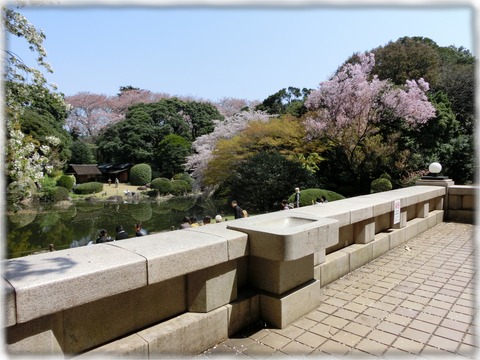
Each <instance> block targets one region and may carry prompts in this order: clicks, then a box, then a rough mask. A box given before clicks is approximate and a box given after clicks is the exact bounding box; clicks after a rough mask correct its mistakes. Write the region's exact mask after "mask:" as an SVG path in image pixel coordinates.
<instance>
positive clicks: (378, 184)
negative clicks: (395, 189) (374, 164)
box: [370, 177, 392, 193]
mask: <svg viewBox="0 0 480 360" xmlns="http://www.w3.org/2000/svg"><path fill="white" fill-rule="evenodd" d="M389 190H392V182H391V181H390V180H389V179H387V178H386V177H381V178H378V179H375V180H373V181H372V183H371V184H370V192H371V193H378V192H382V191H389Z"/></svg>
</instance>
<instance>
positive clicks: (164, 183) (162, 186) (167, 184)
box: [150, 178, 172, 195]
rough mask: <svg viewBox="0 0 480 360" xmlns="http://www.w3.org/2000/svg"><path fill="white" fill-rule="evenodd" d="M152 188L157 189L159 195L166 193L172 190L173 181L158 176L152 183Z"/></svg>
mask: <svg viewBox="0 0 480 360" xmlns="http://www.w3.org/2000/svg"><path fill="white" fill-rule="evenodd" d="M150 188H151V189H153V190H156V192H157V193H158V194H159V195H166V194H169V193H170V191H171V190H172V183H171V181H170V180H168V179H167V178H156V179H153V180H152V182H151V183H150Z"/></svg>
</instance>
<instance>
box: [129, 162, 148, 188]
mask: <svg viewBox="0 0 480 360" xmlns="http://www.w3.org/2000/svg"><path fill="white" fill-rule="evenodd" d="M150 181H152V168H151V167H150V165H148V164H136V165H133V166H132V168H131V169H130V184H131V185H135V186H142V185H145V184H148V183H149V182H150Z"/></svg>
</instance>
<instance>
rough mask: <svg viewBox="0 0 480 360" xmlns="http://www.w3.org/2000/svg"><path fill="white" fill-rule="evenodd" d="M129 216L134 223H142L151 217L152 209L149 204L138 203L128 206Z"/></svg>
mask: <svg viewBox="0 0 480 360" xmlns="http://www.w3.org/2000/svg"><path fill="white" fill-rule="evenodd" d="M129 208H130V215H131V216H132V218H133V219H134V220H135V221H139V222H143V221H147V220H150V219H151V217H152V207H151V205H150V203H139V204H131V205H130V207H129Z"/></svg>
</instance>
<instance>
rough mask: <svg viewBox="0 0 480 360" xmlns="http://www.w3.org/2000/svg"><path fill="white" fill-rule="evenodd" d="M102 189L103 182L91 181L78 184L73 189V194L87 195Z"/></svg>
mask: <svg viewBox="0 0 480 360" xmlns="http://www.w3.org/2000/svg"><path fill="white" fill-rule="evenodd" d="M102 190H103V184H102V183H99V182H96V181H93V182H88V183H83V184H78V185H77V186H76V187H75V189H74V190H73V191H74V193H75V194H79V195H87V194H95V193H99V192H101V191H102Z"/></svg>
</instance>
